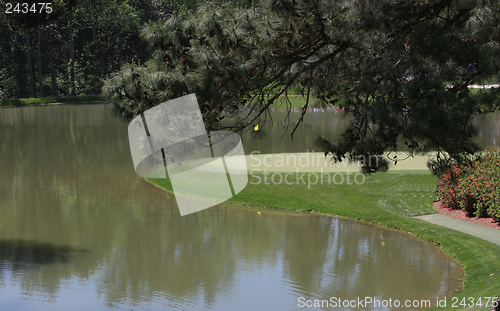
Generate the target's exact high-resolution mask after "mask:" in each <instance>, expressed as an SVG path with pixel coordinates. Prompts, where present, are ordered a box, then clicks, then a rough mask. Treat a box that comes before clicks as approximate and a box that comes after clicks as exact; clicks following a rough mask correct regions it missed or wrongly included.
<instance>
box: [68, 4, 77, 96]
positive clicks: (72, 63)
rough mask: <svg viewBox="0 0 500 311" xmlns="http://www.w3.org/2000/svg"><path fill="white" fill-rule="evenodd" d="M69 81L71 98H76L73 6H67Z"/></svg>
mask: <svg viewBox="0 0 500 311" xmlns="http://www.w3.org/2000/svg"><path fill="white" fill-rule="evenodd" d="M69 66H70V68H69V80H70V83H71V96H76V86H75V54H74V50H73V4H70V6H69Z"/></svg>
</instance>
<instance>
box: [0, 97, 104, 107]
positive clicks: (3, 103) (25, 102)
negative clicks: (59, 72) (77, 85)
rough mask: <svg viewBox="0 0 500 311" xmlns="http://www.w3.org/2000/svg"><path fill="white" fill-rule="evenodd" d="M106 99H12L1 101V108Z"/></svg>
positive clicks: (101, 99)
mask: <svg viewBox="0 0 500 311" xmlns="http://www.w3.org/2000/svg"><path fill="white" fill-rule="evenodd" d="M104 99H105V97H104V95H92V96H74V97H44V98H27V99H12V100H1V101H0V106H22V105H40V104H50V103H82V102H93V101H103V100H104Z"/></svg>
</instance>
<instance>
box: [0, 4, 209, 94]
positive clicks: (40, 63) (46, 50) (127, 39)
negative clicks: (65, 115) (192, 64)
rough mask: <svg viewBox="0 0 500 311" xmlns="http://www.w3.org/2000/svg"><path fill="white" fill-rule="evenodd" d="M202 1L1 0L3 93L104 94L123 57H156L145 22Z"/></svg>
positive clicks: (0, 81) (191, 8) (0, 78)
mask: <svg viewBox="0 0 500 311" xmlns="http://www.w3.org/2000/svg"><path fill="white" fill-rule="evenodd" d="M199 2H200V1H199V0H170V1H167V0H56V1H51V2H50V3H51V5H50V10H47V8H45V7H42V6H41V5H40V4H39V1H38V0H36V1H33V0H18V1H5V0H3V1H0V6H1V9H0V97H1V98H2V99H15V98H30V97H47V96H67V95H91V94H100V93H101V88H102V84H103V80H104V79H105V78H106V77H107V76H108V75H109V74H110V73H112V72H114V71H117V70H119V69H120V67H121V64H122V63H134V62H136V63H140V62H142V61H145V60H147V59H148V58H150V57H151V56H150V54H149V53H148V50H147V44H146V43H145V42H144V41H143V40H141V39H140V37H139V33H140V30H141V27H143V26H144V25H145V24H147V23H149V22H156V21H160V20H164V19H166V18H168V17H170V16H172V15H174V14H176V15H180V14H190V13H191V12H193V11H194V10H196V7H197V6H198V3H199ZM17 4H19V6H17ZM26 4H28V5H27V6H26ZM16 6H17V7H16ZM9 8H10V9H9ZM26 8H27V9H26ZM8 9H9V10H8ZM23 10H24V12H23ZM49 11H50V13H49Z"/></svg>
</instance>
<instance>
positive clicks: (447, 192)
mask: <svg viewBox="0 0 500 311" xmlns="http://www.w3.org/2000/svg"><path fill="white" fill-rule="evenodd" d="M436 193H437V195H438V197H439V198H440V199H441V204H442V205H443V206H444V207H449V208H454V209H461V210H464V211H466V212H467V214H468V215H469V216H477V217H493V218H494V219H495V220H496V221H500V149H497V148H490V149H488V150H486V151H485V152H484V153H483V154H482V155H480V156H478V157H477V158H475V159H472V160H471V161H470V162H469V163H468V164H466V165H460V166H459V165H455V166H454V167H453V168H452V169H451V170H448V171H446V173H444V174H443V175H441V176H440V177H439V182H438V187H437V190H436Z"/></svg>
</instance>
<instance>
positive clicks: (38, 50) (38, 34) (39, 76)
mask: <svg viewBox="0 0 500 311" xmlns="http://www.w3.org/2000/svg"><path fill="white" fill-rule="evenodd" d="M40 22H41V15H38V25H37V26H36V30H37V37H38V42H37V44H38V46H37V52H38V83H39V85H40V97H43V80H42V52H41V47H40V46H41V44H40V35H41V34H40V32H41V30H40Z"/></svg>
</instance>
